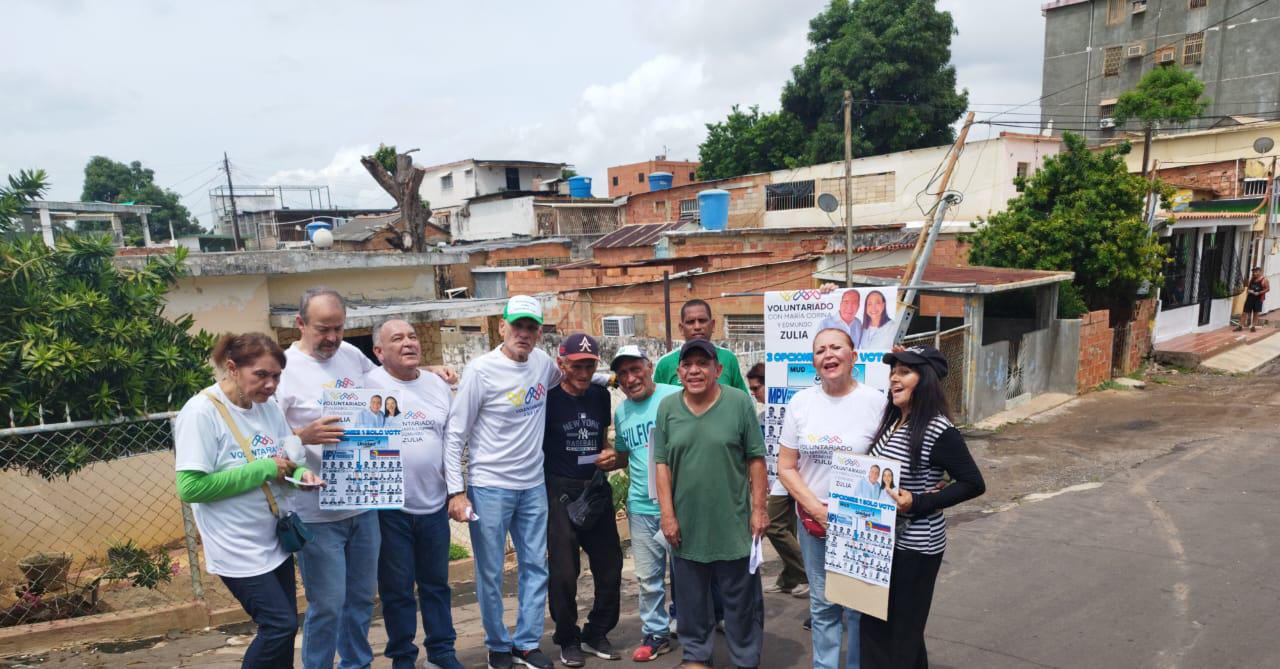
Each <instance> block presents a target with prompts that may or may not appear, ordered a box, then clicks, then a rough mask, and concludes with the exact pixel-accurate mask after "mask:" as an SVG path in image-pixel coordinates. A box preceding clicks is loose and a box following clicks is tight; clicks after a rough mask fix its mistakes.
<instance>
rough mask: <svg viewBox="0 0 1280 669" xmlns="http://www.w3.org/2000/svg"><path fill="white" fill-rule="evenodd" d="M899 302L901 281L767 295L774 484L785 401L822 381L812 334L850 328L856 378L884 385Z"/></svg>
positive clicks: (769, 457)
mask: <svg viewBox="0 0 1280 669" xmlns="http://www.w3.org/2000/svg"><path fill="white" fill-rule="evenodd" d="M897 306H898V289H897V286H885V287H880V288H843V289H837V290H833V291H830V292H826V293H824V292H822V291H820V290H789V291H773V292H768V293H765V294H764V342H765V350H766V353H765V363H764V364H765V385H766V386H767V394H766V400H767V406H766V408H765V415H764V443H765V452H766V456H765V462H766V464H767V465H768V468H769V484H770V485H772V484H773V481H774V479H775V478H776V477H777V475H778V448H779V446H778V437H779V436H781V434H782V419H783V418H784V417H785V416H786V415H787V404H788V403H789V402H790V401H791V398H792V396H794V395H795V394H796V393H797V392H799V391H801V390H804V389H805V388H808V387H810V386H813V385H816V384H817V383H818V371H817V370H816V369H814V367H813V338H814V336H815V335H817V334H818V333H819V332H821V331H822V330H825V329H827V328H837V329H840V330H843V331H845V332H848V333H849V338H850V339H851V340H852V341H853V347H854V349H855V350H856V351H857V354H858V355H857V359H856V360H855V361H854V365H853V376H854V378H855V379H856V380H857V381H858V383H865V384H867V385H869V386H871V387H873V388H878V389H880V390H886V389H887V388H888V387H889V367H888V365H882V364H880V360H881V358H883V357H884V354H886V353H888V352H889V351H890V350H892V349H893V338H894V335H895V334H896V331H897V327H898V322H897V320H896V318H897V316H898V314H897V311H896V310H897Z"/></svg>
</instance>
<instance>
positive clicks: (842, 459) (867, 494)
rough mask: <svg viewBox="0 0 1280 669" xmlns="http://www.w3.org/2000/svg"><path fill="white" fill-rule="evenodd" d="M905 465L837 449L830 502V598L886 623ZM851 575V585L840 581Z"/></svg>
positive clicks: (828, 582)
mask: <svg viewBox="0 0 1280 669" xmlns="http://www.w3.org/2000/svg"><path fill="white" fill-rule="evenodd" d="M900 466H901V463H899V462H897V461H895V460H887V459H885V458H875V457H871V456H869V455H854V454H852V453H846V452H840V451H837V452H835V453H834V454H833V456H832V462H831V489H830V492H829V497H828V499H827V558H826V567H827V598H828V599H830V600H831V601H833V602H837V603H839V604H843V605H844V606H848V607H849V608H852V609H856V610H858V611H861V612H862V613H866V614H869V615H873V616H875V617H877V618H880V619H881V620H883V619H885V616H886V615H887V611H888V606H889V575H890V574H891V573H892V572H893V546H894V541H895V535H894V527H895V525H896V524H897V522H898V503H897V502H896V501H895V500H894V498H893V494H892V493H894V492H897V490H898V481H899V478H900V477H899V474H900V473H901V470H900V469H899V468H900ZM841 576H844V577H848V578H849V579H853V581H847V580H842V579H841V578H840V577H841Z"/></svg>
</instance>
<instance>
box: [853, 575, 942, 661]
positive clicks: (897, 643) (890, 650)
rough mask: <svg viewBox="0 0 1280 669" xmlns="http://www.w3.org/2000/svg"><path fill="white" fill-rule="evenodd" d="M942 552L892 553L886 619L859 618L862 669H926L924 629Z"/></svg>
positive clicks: (927, 655)
mask: <svg viewBox="0 0 1280 669" xmlns="http://www.w3.org/2000/svg"><path fill="white" fill-rule="evenodd" d="M940 566H942V553H938V554H937V555H925V554H924V553H917V552H915V551H908V550H895V551H894V552H893V573H892V574H890V576H889V620H888V621H887V622H886V621H883V620H879V619H877V618H874V617H872V616H866V615H864V616H862V625H861V630H860V639H861V641H862V669H881V668H883V669H925V668H926V667H928V666H929V654H928V652H926V651H925V648H924V626H925V623H926V622H928V620H929V605H930V604H932V603H933V586H934V584H935V583H937V581H938V567H940Z"/></svg>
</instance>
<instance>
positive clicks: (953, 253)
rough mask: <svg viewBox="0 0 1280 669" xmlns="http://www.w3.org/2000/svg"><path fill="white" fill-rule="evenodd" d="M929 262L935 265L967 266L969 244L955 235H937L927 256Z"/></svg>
mask: <svg viewBox="0 0 1280 669" xmlns="http://www.w3.org/2000/svg"><path fill="white" fill-rule="evenodd" d="M929 264H930V265H931V266H937V267H967V266H968V265H969V244H968V243H967V242H965V241H963V240H961V239H960V238H959V237H956V236H955V235H950V236H947V237H941V236H939V238H938V241H936V242H934V244H933V254H932V255H930V256H929Z"/></svg>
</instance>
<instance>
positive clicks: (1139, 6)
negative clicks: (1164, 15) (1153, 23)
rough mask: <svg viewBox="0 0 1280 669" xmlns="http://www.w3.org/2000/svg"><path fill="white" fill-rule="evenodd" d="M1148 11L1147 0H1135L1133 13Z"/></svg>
mask: <svg viewBox="0 0 1280 669" xmlns="http://www.w3.org/2000/svg"><path fill="white" fill-rule="evenodd" d="M1145 11H1147V0H1133V13H1134V14H1141V13H1142V12H1145Z"/></svg>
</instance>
